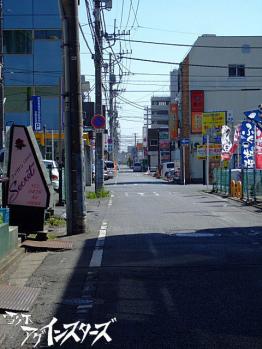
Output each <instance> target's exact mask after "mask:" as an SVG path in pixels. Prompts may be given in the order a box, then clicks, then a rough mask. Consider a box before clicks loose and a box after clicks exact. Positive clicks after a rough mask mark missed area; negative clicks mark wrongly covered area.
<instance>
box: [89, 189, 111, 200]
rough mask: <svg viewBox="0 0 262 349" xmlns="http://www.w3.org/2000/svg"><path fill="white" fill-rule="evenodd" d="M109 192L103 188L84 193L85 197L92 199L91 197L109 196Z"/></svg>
mask: <svg viewBox="0 0 262 349" xmlns="http://www.w3.org/2000/svg"><path fill="white" fill-rule="evenodd" d="M109 195H110V192H109V191H108V190H105V189H104V188H102V189H100V190H98V191H97V192H95V191H89V192H87V194H86V198H87V199H90V200H93V199H100V198H107V197H109Z"/></svg>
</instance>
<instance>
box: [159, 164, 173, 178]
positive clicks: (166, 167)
mask: <svg viewBox="0 0 262 349" xmlns="http://www.w3.org/2000/svg"><path fill="white" fill-rule="evenodd" d="M174 169H175V163H174V162H164V163H163V164H162V171H161V175H162V176H163V177H166V176H167V173H168V172H169V171H171V170H174Z"/></svg>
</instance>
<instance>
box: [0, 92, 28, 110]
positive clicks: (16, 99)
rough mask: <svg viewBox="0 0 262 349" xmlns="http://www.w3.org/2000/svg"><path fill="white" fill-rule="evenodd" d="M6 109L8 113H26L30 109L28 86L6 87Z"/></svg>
mask: <svg viewBox="0 0 262 349" xmlns="http://www.w3.org/2000/svg"><path fill="white" fill-rule="evenodd" d="M5 97H6V102H5V111H6V112H7V113H24V112H26V111H28V110H29V109H28V106H29V103H28V98H30V96H28V88H27V87H5Z"/></svg>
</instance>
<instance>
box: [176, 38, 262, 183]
mask: <svg viewBox="0 0 262 349" xmlns="http://www.w3.org/2000/svg"><path fill="white" fill-rule="evenodd" d="M261 46H262V36H257V37H251V36H239V37H233V36H216V35H202V36H201V37H199V38H198V39H197V40H196V42H195V43H194V45H193V47H192V48H191V50H190V51H189V53H188V55H187V56H186V58H185V59H184V61H183V62H182V63H181V65H180V68H179V72H178V94H177V96H178V99H179V110H180V139H182V138H184V139H189V141H190V142H189V146H185V147H183V150H184V151H185V154H183V157H182V156H181V161H183V158H184V160H185V166H183V164H181V168H183V167H184V168H185V176H186V181H187V182H188V183H189V182H194V181H195V182H200V181H203V178H204V175H205V171H204V164H203V160H198V159H197V146H198V145H201V144H202V143H203V137H202V115H203V114H202V112H226V113H225V115H226V120H225V123H226V124H228V125H229V126H230V127H231V128H232V129H233V128H234V126H235V125H237V124H239V123H240V122H241V121H242V120H244V114H243V112H244V111H246V110H252V109H256V108H257V106H258V104H260V103H261V101H262V89H261V86H262V64H261V62H262V50H261V49H259V47H261ZM180 148H181V147H180ZM180 151H182V150H181V149H180ZM218 163H219V161H218ZM211 166H212V161H211ZM213 166H214V164H213Z"/></svg>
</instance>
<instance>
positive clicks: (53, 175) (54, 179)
mask: <svg viewBox="0 0 262 349" xmlns="http://www.w3.org/2000/svg"><path fill="white" fill-rule="evenodd" d="M43 163H44V165H45V167H46V169H47V171H48V173H49V175H50V179H51V183H52V186H53V188H54V190H55V191H58V190H59V171H58V164H57V162H56V161H53V160H43Z"/></svg>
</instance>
